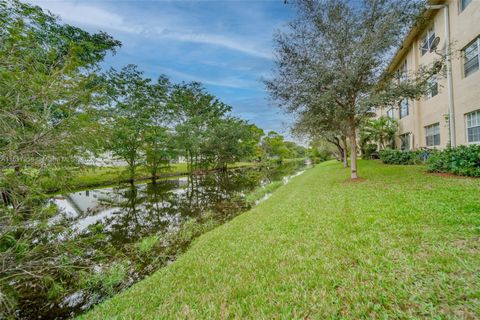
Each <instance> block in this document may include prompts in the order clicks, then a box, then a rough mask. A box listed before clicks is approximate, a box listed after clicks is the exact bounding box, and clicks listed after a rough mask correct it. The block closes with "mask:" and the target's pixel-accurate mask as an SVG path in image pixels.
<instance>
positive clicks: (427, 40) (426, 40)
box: [420, 26, 435, 56]
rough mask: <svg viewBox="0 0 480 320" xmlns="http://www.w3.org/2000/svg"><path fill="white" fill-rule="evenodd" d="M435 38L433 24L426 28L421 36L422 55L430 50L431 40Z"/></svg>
mask: <svg viewBox="0 0 480 320" xmlns="http://www.w3.org/2000/svg"><path fill="white" fill-rule="evenodd" d="M434 39H435V30H434V28H433V26H431V27H430V29H428V31H427V33H425V35H424V36H423V38H422V43H421V44H420V49H421V50H422V56H423V55H424V54H425V53H427V52H428V51H429V50H430V47H431V46H432V43H433V40H434Z"/></svg>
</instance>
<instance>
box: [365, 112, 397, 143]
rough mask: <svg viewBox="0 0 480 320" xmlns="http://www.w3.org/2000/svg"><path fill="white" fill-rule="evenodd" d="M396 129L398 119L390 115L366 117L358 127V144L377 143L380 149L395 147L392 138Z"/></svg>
mask: <svg viewBox="0 0 480 320" xmlns="http://www.w3.org/2000/svg"><path fill="white" fill-rule="evenodd" d="M397 130H398V121H397V120H395V119H392V118H390V117H384V116H382V117H379V118H377V119H367V120H366V121H365V122H364V124H363V126H362V127H361V129H360V141H361V142H362V143H360V146H361V147H362V146H363V145H366V144H369V143H378V145H379V147H380V150H383V149H385V148H386V147H395V146H394V143H395V141H394V138H395V134H396V132H397Z"/></svg>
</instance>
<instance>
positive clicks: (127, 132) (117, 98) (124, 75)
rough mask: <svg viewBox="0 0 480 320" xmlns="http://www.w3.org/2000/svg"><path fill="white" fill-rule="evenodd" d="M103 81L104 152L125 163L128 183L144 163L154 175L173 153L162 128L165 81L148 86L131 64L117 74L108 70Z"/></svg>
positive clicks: (164, 122)
mask: <svg viewBox="0 0 480 320" xmlns="http://www.w3.org/2000/svg"><path fill="white" fill-rule="evenodd" d="M106 82H107V86H108V105H109V108H108V113H107V115H106V117H107V119H108V121H107V123H108V124H109V132H110V139H109V141H108V143H107V149H108V150H109V151H112V152H113V155H114V156H116V157H118V158H120V159H122V160H124V161H125V162H126V163H127V164H128V167H129V171H130V178H131V179H132V180H133V179H134V177H135V170H136V168H137V167H138V166H139V165H140V164H142V163H145V162H146V161H148V165H149V167H150V168H151V170H152V174H153V175H154V176H155V175H156V172H157V171H158V169H159V167H160V166H161V164H162V163H168V161H169V160H170V159H169V158H167V157H169V156H171V154H172V153H173V152H172V151H171V149H172V148H173V147H172V143H171V139H170V138H169V135H168V132H167V129H166V128H165V126H166V125H167V121H168V120H169V118H170V115H171V113H170V110H169V108H168V106H169V104H168V103H167V100H168V97H167V95H168V90H169V82H168V80H167V79H166V78H165V77H160V79H159V80H158V82H157V83H156V84H152V83H151V80H150V79H148V78H144V76H143V72H141V71H139V70H138V68H137V67H136V66H135V65H128V66H126V67H124V68H123V69H122V70H120V71H119V72H117V71H116V70H113V69H112V70H110V71H109V72H108V73H107V76H106ZM145 154H146V158H147V159H145V157H143V155H145Z"/></svg>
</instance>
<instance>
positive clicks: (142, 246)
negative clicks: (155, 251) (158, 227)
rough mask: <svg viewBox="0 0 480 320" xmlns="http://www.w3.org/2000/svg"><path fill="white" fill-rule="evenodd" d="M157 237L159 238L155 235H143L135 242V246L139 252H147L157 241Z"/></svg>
mask: <svg viewBox="0 0 480 320" xmlns="http://www.w3.org/2000/svg"><path fill="white" fill-rule="evenodd" d="M158 239H159V238H158V236H157V235H153V236H149V237H145V238H143V239H142V240H140V241H139V242H137V243H135V247H136V249H137V250H138V251H139V252H140V253H141V254H147V253H149V252H150V251H151V250H152V248H153V247H154V246H155V245H156V244H157V243H158Z"/></svg>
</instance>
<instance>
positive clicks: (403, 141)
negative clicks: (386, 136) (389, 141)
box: [400, 133, 410, 151]
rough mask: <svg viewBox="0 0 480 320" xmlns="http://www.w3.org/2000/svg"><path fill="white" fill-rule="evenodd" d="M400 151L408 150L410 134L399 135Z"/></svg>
mask: <svg viewBox="0 0 480 320" xmlns="http://www.w3.org/2000/svg"><path fill="white" fill-rule="evenodd" d="M400 142H401V144H400V149H401V150H403V151H408V150H410V133H405V134H401V135H400Z"/></svg>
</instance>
